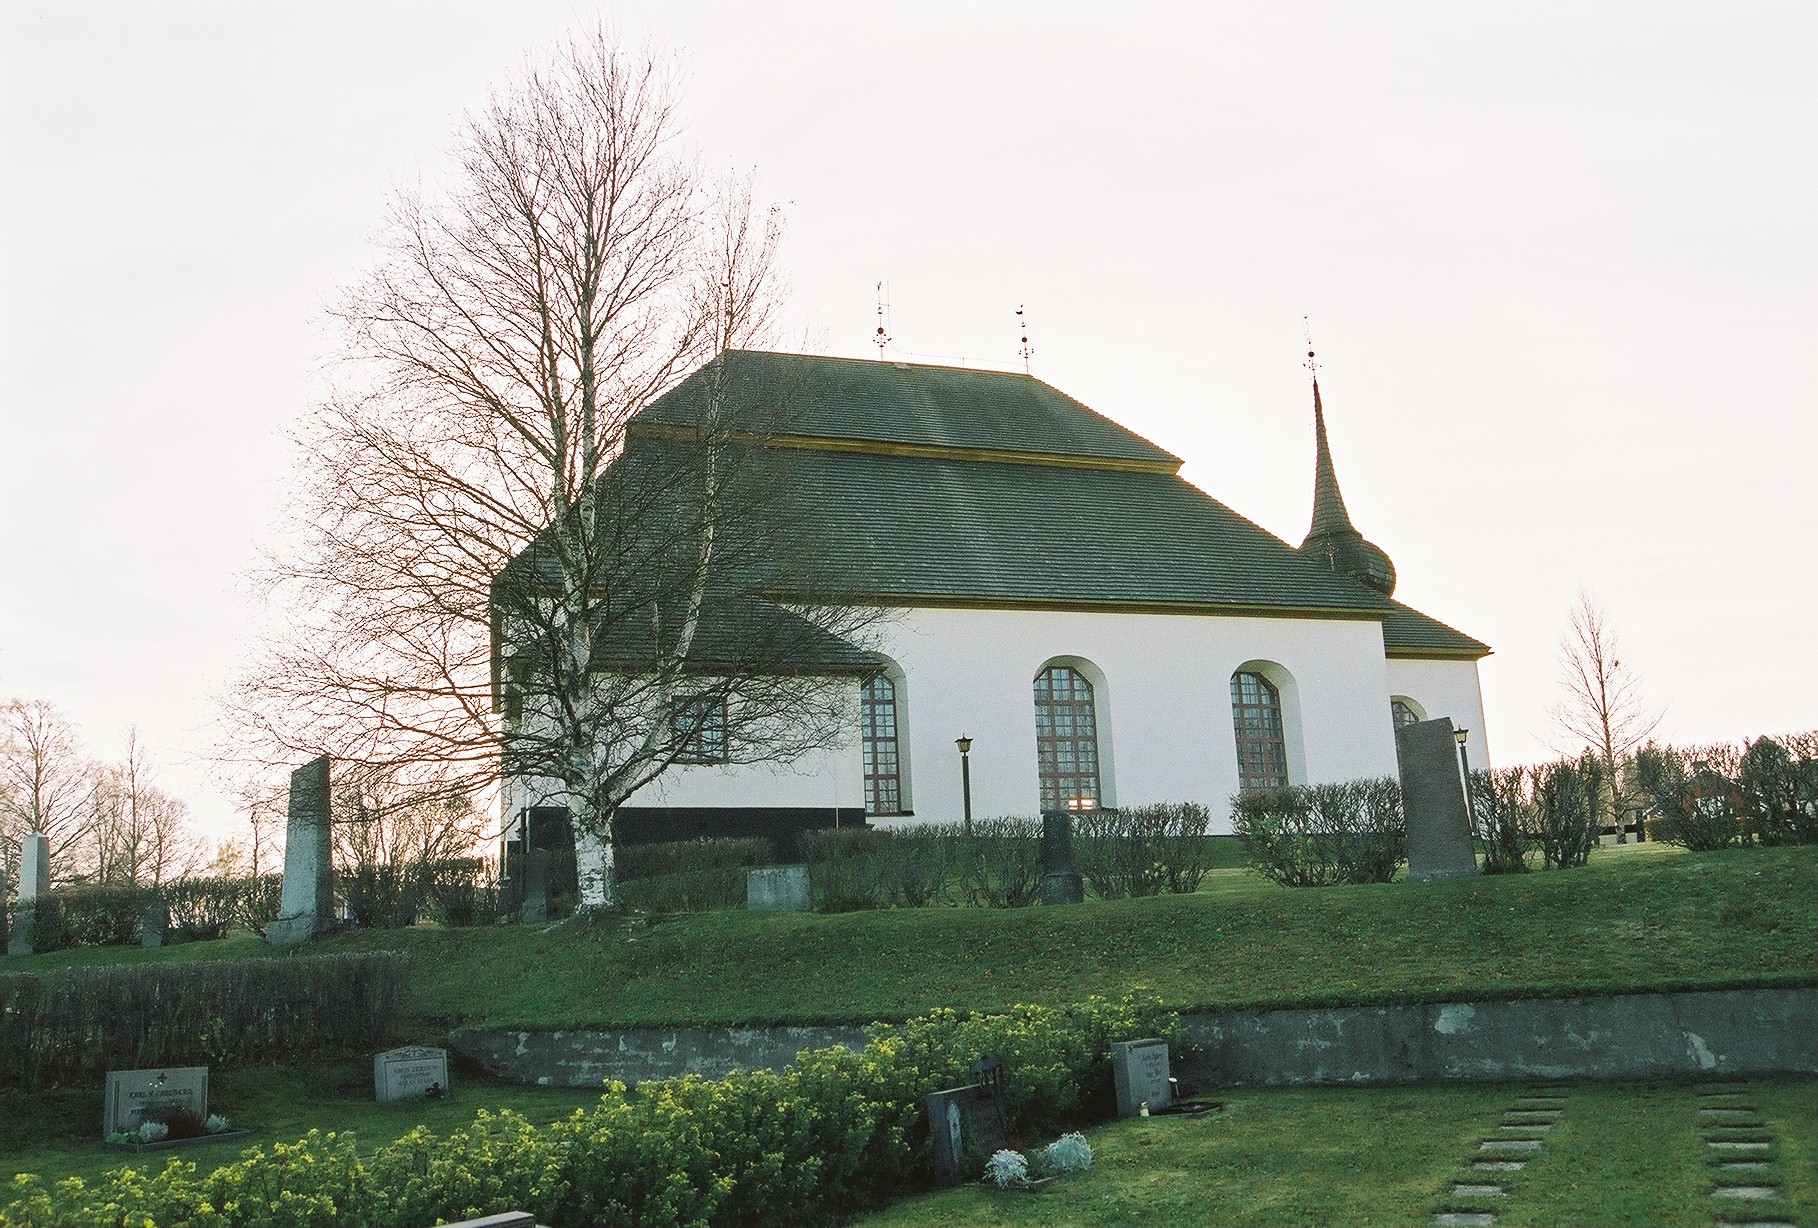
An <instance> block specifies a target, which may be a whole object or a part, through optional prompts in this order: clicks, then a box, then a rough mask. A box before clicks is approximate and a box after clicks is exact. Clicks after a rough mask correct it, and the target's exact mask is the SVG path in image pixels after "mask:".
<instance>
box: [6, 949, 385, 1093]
mask: <svg viewBox="0 0 1818 1228" xmlns="http://www.w3.org/2000/svg"><path fill="white" fill-rule="evenodd" d="M407 970H408V962H407V961H406V959H405V958H404V957H403V956H400V955H395V954H372V955H324V956H313V957H293V958H289V959H245V960H221V961H194V962H181V963H155V964H137V965H131V966H126V967H113V968H83V969H67V970H63V971H58V972H46V973H10V974H0V1083H7V1084H13V1085H16V1086H21V1087H26V1088H38V1087H47V1086H54V1085H57V1084H67V1083H78V1082H84V1081H98V1080H99V1079H100V1078H101V1077H102V1075H104V1074H105V1073H106V1072H107V1071H109V1070H132V1069H140V1068H144V1067H150V1066H183V1065H210V1066H217V1065H219V1066H225V1065H233V1064H237V1063H240V1062H246V1061H254V1060H260V1061H292V1060H296V1059H299V1058H306V1057H308V1056H309V1055H310V1054H312V1053H315V1052H317V1051H320V1050H332V1051H345V1050H353V1051H359V1050H364V1049H369V1048H371V1047H372V1046H373V1045H374V1043H375V1042H377V1041H378V1040H379V1038H380V1037H382V1036H383V1035H384V1034H385V1030H386V1028H387V1027H388V1026H389V1024H390V1022H391V1017H392V1014H393V1012H394V1011H395V1009H396V1006H397V1003H398V1000H399V998H400V997H401V995H402V993H403V989H404V981H405V976H406V973H407Z"/></svg>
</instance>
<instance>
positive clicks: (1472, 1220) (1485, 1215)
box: [1433, 1211, 1496, 1228]
mask: <svg viewBox="0 0 1818 1228" xmlns="http://www.w3.org/2000/svg"><path fill="white" fill-rule="evenodd" d="M1495 1222H1496V1217H1495V1216H1494V1215H1491V1214H1490V1213H1489V1212H1488V1211H1441V1212H1440V1213H1439V1214H1437V1215H1435V1216H1434V1217H1433V1223H1434V1224H1435V1225H1436V1226H1437V1228H1490V1226H1491V1225H1492V1224H1494V1223H1495Z"/></svg>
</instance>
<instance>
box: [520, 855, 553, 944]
mask: <svg viewBox="0 0 1818 1228" xmlns="http://www.w3.org/2000/svg"><path fill="white" fill-rule="evenodd" d="M549 878H550V865H549V851H548V850H547V849H539V848H533V849H530V850H529V851H528V852H526V853H525V854H524V911H523V913H522V914H521V917H520V919H521V920H523V921H524V922H525V923H526V924H528V925H541V924H543V922H545V921H547V920H549Z"/></svg>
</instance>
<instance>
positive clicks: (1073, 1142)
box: [1042, 1131, 1092, 1173]
mask: <svg viewBox="0 0 1818 1228" xmlns="http://www.w3.org/2000/svg"><path fill="white" fill-rule="evenodd" d="M1091 1167H1092V1144H1091V1143H1088V1142H1087V1141H1086V1136H1085V1135H1083V1134H1080V1133H1079V1132H1077V1131H1075V1132H1073V1133H1071V1134H1063V1135H1061V1136H1060V1137H1059V1138H1057V1139H1055V1140H1054V1141H1053V1142H1052V1143H1049V1144H1048V1145H1047V1146H1046V1147H1044V1148H1043V1149H1042V1170H1043V1171H1044V1172H1050V1173H1083V1172H1086V1171H1088V1170H1090V1169H1091Z"/></svg>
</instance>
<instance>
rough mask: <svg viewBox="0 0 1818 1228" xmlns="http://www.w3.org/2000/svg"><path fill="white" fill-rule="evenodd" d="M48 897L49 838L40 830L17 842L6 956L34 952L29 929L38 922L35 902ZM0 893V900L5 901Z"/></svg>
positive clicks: (34, 947) (2, 893) (34, 948)
mask: <svg viewBox="0 0 1818 1228" xmlns="http://www.w3.org/2000/svg"><path fill="white" fill-rule="evenodd" d="M49 894H50V837H49V836H47V835H45V834H44V833H43V832H41V831H34V832H27V833H26V834H25V835H24V836H23V837H21V838H20V840H19V905H18V907H17V908H16V909H14V911H13V924H12V929H11V931H10V933H9V934H8V935H7V940H6V953H7V954H8V955H31V954H33V953H34V952H36V951H37V949H38V948H37V947H36V946H35V945H34V942H33V938H32V927H33V926H34V925H35V924H36V923H37V919H38V899H39V897H40V896H46V895H49ZM4 898H5V895H4V892H0V899H4Z"/></svg>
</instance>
